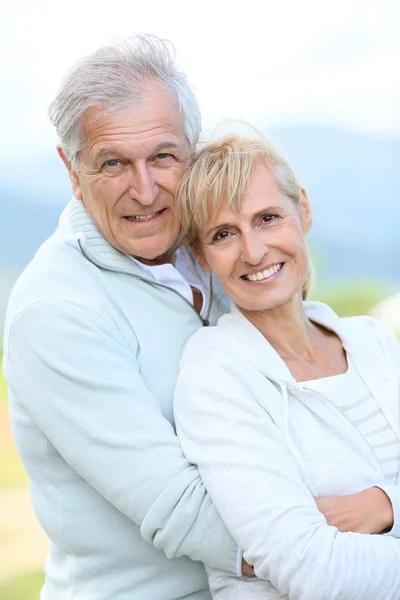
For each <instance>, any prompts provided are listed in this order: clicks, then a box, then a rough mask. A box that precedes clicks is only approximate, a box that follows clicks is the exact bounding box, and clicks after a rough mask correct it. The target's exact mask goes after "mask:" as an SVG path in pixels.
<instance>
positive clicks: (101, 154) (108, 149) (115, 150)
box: [94, 146, 123, 159]
mask: <svg viewBox="0 0 400 600" xmlns="http://www.w3.org/2000/svg"><path fill="white" fill-rule="evenodd" d="M109 154H112V155H113V156H118V157H122V156H123V154H122V152H121V150H119V148H112V147H107V146H105V147H104V148H100V149H99V151H98V152H96V154H95V157H94V158H95V159H99V158H103V157H104V156H108V155H109Z"/></svg>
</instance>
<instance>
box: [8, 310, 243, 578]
mask: <svg viewBox="0 0 400 600" xmlns="http://www.w3.org/2000/svg"><path fill="white" fill-rule="evenodd" d="M6 345H7V356H6V359H5V370H6V378H7V380H8V384H9V390H10V396H11V397H12V398H13V399H14V401H17V402H20V403H22V404H23V406H24V408H25V410H26V411H27V412H28V414H29V415H30V416H31V418H32V419H33V420H34V421H35V423H36V424H37V426H38V427H39V428H40V429H41V430H42V432H43V433H44V435H45V436H46V437H47V438H48V439H49V441H50V442H51V443H52V444H53V446H54V447H55V448H56V449H57V451H58V452H59V453H60V454H61V455H62V457H63V458H64V459H65V461H66V462H67V463H68V464H69V465H70V466H71V467H72V468H73V469H74V470H75V471H76V472H77V473H79V475H80V476H82V477H83V478H84V479H85V480H86V481H87V482H88V483H89V484H90V485H91V486H93V488H95V489H96V490H97V491H98V492H99V493H100V494H101V495H102V496H104V498H106V499H107V500H108V501H109V502H110V503H111V504H113V505H114V506H115V507H117V508H118V509H119V510H120V511H121V512H122V513H124V514H125V515H126V516H127V517H129V518H130V519H132V521H134V522H135V523H137V524H138V525H139V526H140V529H141V534H142V536H143V537H144V538H145V539H146V540H147V541H149V542H151V543H153V544H154V546H155V547H157V548H159V549H161V550H163V551H164V552H165V554H166V555H167V556H168V557H169V558H172V557H178V556H181V555H188V556H190V557H191V558H192V559H193V560H199V561H203V562H204V563H206V564H208V565H211V566H216V567H219V568H222V569H225V570H228V571H232V572H236V553H237V546H236V544H235V543H234V542H233V540H232V538H231V536H230V535H229V534H228V532H227V530H226V528H225V527H224V525H223V523H222V521H221V519H220V518H219V516H218V514H217V512H216V510H215V508H214V506H213V504H212V502H211V500H210V498H209V496H208V494H207V492H206V490H205V487H204V485H203V483H202V480H201V478H200V475H199V472H198V470H197V468H196V467H195V466H193V465H191V464H190V463H189V462H188V461H187V460H186V458H185V457H184V455H183V453H182V450H181V447H180V444H179V441H178V438H177V437H176V434H175V431H174V429H173V427H172V425H171V423H170V422H169V421H168V420H167V419H166V418H164V417H163V415H162V412H161V407H160V405H159V402H158V400H157V398H156V397H154V395H153V394H152V393H150V392H149V391H148V389H147V388H146V385H145V383H144V381H143V379H142V377H141V375H140V373H139V368H138V364H137V362H136V356H135V354H134V352H132V351H131V350H129V349H128V347H127V344H126V343H125V342H124V339H123V336H122V334H121V333H120V332H119V331H118V328H117V327H116V326H114V324H112V323H109V322H108V321H107V320H105V319H104V318H103V316H102V315H101V314H99V311H97V312H96V311H94V310H91V309H90V307H88V308H85V307H82V306H78V305H73V304H71V303H68V302H67V301H64V302H62V303H57V304H54V303H49V302H38V303H36V304H34V305H33V306H31V307H30V308H28V309H25V311H24V312H22V313H21V314H20V315H19V316H17V317H16V318H15V319H14V321H13V323H12V324H11V327H10V330H9V336H8V340H7V344H6Z"/></svg>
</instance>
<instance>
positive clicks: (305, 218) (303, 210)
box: [300, 188, 313, 233]
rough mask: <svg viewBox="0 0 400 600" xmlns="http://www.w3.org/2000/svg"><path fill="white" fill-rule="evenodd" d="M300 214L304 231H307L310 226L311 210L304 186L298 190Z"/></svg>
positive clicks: (311, 220)
mask: <svg viewBox="0 0 400 600" xmlns="http://www.w3.org/2000/svg"><path fill="white" fill-rule="evenodd" d="M300 214H301V222H302V225H303V231H304V233H308V232H309V231H310V229H311V227H312V222H313V219H312V210H311V206H310V203H309V201H308V198H307V192H306V190H305V189H304V188H301V190H300Z"/></svg>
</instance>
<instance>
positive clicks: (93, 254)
mask: <svg viewBox="0 0 400 600" xmlns="http://www.w3.org/2000/svg"><path fill="white" fill-rule="evenodd" d="M57 231H58V234H59V235H60V237H61V239H62V240H63V241H64V243H66V244H69V245H71V246H74V247H75V248H77V249H78V250H80V251H81V252H82V249H83V250H84V253H85V254H86V255H87V256H88V257H89V259H90V260H92V261H93V262H94V263H95V264H97V265H98V266H99V267H102V268H104V269H110V270H115V271H124V272H128V273H132V274H133V275H140V276H142V277H143V276H145V275H146V274H145V271H144V270H143V269H141V267H140V265H138V264H137V263H135V262H134V261H133V260H131V259H130V258H129V257H128V256H126V255H125V254H123V253H122V252H120V251H119V250H117V249H116V248H114V246H112V245H111V244H110V243H109V242H108V241H107V240H106V238H105V237H104V236H103V235H102V234H101V233H100V231H99V230H98V229H97V227H96V225H95V224H94V223H93V221H92V219H91V218H90V217H89V215H88V213H87V211H86V208H85V206H84V204H83V202H81V201H80V200H77V199H76V198H72V200H71V201H70V202H69V204H68V205H67V206H66V208H65V209H64V211H63V212H62V213H61V216H60V220H59V226H58V230H57Z"/></svg>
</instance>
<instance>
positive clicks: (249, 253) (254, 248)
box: [240, 233, 268, 265]
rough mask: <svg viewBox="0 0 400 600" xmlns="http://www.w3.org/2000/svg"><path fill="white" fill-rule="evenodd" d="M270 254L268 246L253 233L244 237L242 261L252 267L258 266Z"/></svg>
mask: <svg viewBox="0 0 400 600" xmlns="http://www.w3.org/2000/svg"><path fill="white" fill-rule="evenodd" d="M267 253H268V246H267V245H266V244H265V242H264V243H263V242H262V240H261V239H259V237H258V236H257V235H256V234H254V233H252V234H249V235H243V236H242V248H241V257H240V258H241V260H242V262H244V263H248V264H250V265H258V264H259V263H260V262H261V261H262V260H263V258H264V257H265V255H266V254H267Z"/></svg>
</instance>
